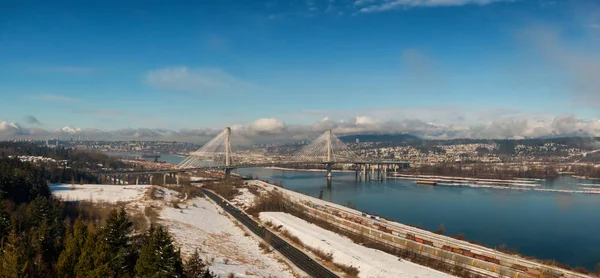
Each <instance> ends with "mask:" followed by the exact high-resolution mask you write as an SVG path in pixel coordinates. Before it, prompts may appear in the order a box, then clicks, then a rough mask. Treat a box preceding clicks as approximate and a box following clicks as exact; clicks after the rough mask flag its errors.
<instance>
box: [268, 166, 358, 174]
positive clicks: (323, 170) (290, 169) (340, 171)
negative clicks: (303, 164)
mask: <svg viewBox="0 0 600 278" xmlns="http://www.w3.org/2000/svg"><path fill="white" fill-rule="evenodd" d="M263 168H265V169H272V170H281V171H298V172H327V169H296V168H285V167H263ZM331 172H334V173H352V172H354V171H352V170H331Z"/></svg>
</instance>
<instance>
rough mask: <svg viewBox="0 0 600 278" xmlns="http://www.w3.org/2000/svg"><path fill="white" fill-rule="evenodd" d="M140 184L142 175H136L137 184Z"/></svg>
mask: <svg viewBox="0 0 600 278" xmlns="http://www.w3.org/2000/svg"><path fill="white" fill-rule="evenodd" d="M138 184H140V176H135V185H138Z"/></svg>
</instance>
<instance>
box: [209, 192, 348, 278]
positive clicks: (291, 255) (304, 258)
mask: <svg viewBox="0 0 600 278" xmlns="http://www.w3.org/2000/svg"><path fill="white" fill-rule="evenodd" d="M202 190H203V191H204V194H206V196H208V197H209V198H211V199H212V200H213V201H215V202H216V203H217V204H219V205H220V206H221V207H222V208H223V210H225V211H226V212H228V213H229V214H230V215H231V216H233V217H235V219H237V220H238V221H239V222H240V223H242V224H244V226H246V227H247V228H248V229H250V230H251V231H252V232H253V233H255V234H256V235H258V236H259V237H261V238H262V239H265V238H268V239H269V240H265V241H267V242H268V243H269V244H270V245H271V246H272V247H273V248H274V249H275V250H277V251H279V253H281V254H282V255H283V256H285V257H286V258H288V259H289V260H290V261H291V262H292V263H294V264H295V265H296V266H297V267H298V268H300V269H301V270H303V271H304V272H306V273H307V274H308V275H310V276H312V277H323V278H329V277H332V278H334V277H336V278H337V277H339V276H337V275H336V274H335V273H333V272H331V271H330V270H329V269H327V268H325V267H324V266H322V265H321V264H320V263H318V262H316V261H314V260H312V259H311V258H310V257H309V256H308V255H306V254H304V252H302V251H300V250H298V249H297V248H296V247H294V246H292V245H291V244H289V243H287V242H286V241H285V240H283V239H281V238H280V237H279V236H277V235H276V234H274V233H272V232H271V231H269V230H268V229H265V228H264V227H263V226H260V225H259V224H258V223H257V222H256V221H254V220H253V219H252V218H250V217H249V216H248V215H247V214H245V213H243V212H242V211H241V210H239V209H238V208H236V207H235V206H233V205H231V204H230V203H229V202H228V201H226V200H225V199H223V198H221V197H220V196H219V195H217V194H215V193H213V192H212V191H209V190H206V189H202Z"/></svg>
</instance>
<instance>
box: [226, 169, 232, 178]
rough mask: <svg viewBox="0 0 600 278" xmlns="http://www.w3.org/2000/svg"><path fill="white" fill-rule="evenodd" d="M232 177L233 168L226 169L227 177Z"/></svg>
mask: <svg viewBox="0 0 600 278" xmlns="http://www.w3.org/2000/svg"><path fill="white" fill-rule="evenodd" d="M229 178H231V168H227V169H225V179H229Z"/></svg>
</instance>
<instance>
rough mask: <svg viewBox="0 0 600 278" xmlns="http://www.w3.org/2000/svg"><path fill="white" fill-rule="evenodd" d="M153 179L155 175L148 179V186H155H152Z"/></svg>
mask: <svg viewBox="0 0 600 278" xmlns="http://www.w3.org/2000/svg"><path fill="white" fill-rule="evenodd" d="M153 177H154V175H152V174H151V175H150V177H149V178H148V184H149V185H154V184H152V178H153Z"/></svg>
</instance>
